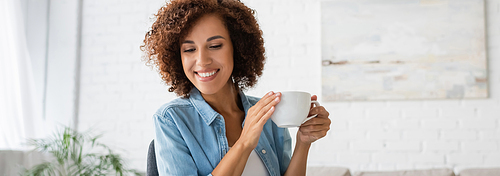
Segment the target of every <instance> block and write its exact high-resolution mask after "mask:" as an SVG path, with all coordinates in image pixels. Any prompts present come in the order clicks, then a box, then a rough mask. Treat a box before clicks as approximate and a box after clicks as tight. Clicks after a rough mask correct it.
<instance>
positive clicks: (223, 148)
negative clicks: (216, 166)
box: [215, 114, 228, 160]
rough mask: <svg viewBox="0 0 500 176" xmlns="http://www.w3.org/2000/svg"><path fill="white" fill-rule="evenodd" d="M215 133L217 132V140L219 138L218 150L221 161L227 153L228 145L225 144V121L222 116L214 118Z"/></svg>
mask: <svg viewBox="0 0 500 176" xmlns="http://www.w3.org/2000/svg"><path fill="white" fill-rule="evenodd" d="M215 128H216V130H217V132H218V135H217V136H218V138H219V149H220V153H221V155H220V156H221V158H220V159H221V160H222V158H224V156H225V155H226V153H227V152H228V148H227V146H228V144H227V139H226V129H225V121H224V118H223V117H222V115H220V114H219V115H217V117H216V126H215Z"/></svg>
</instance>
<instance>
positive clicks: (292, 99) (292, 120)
mask: <svg viewBox="0 0 500 176" xmlns="http://www.w3.org/2000/svg"><path fill="white" fill-rule="evenodd" d="M311 103H313V104H314V105H316V106H319V103H318V102H317V101H311V94H310V93H307V92H301V91H284V92H281V101H280V102H279V103H278V104H277V105H276V106H275V111H274V113H273V115H271V119H272V120H273V122H274V123H276V125H278V127H281V128H289V127H298V126H300V125H302V124H303V123H304V122H306V121H308V120H310V119H312V118H314V117H316V116H317V115H312V116H310V117H307V115H308V114H309V110H310V108H311Z"/></svg>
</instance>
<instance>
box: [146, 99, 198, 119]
mask: <svg viewBox="0 0 500 176" xmlns="http://www.w3.org/2000/svg"><path fill="white" fill-rule="evenodd" d="M191 108H194V106H193V104H192V103H191V101H190V100H189V98H182V97H180V98H176V99H174V100H172V101H170V102H168V103H165V104H163V105H162V106H160V108H158V110H156V113H155V116H156V117H157V118H161V119H164V120H167V121H171V120H173V119H172V118H175V116H176V114H177V113H178V112H179V111H185V110H188V109H191Z"/></svg>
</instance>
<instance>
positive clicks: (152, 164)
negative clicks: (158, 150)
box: [146, 139, 158, 176]
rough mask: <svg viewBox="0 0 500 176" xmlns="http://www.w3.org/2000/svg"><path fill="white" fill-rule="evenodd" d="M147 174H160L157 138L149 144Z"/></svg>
mask: <svg viewBox="0 0 500 176" xmlns="http://www.w3.org/2000/svg"><path fill="white" fill-rule="evenodd" d="M146 176H158V167H157V166H156V155H155V140H154V139H153V140H152V141H151V143H150V144H149V149H148V163H147V173H146Z"/></svg>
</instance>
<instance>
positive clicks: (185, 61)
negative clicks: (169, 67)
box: [181, 57, 192, 75]
mask: <svg viewBox="0 0 500 176" xmlns="http://www.w3.org/2000/svg"><path fill="white" fill-rule="evenodd" d="M181 62H182V69H183V70H184V74H186V75H189V74H188V73H190V72H191V67H192V63H190V62H189V59H187V58H184V57H182V58H181Z"/></svg>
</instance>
